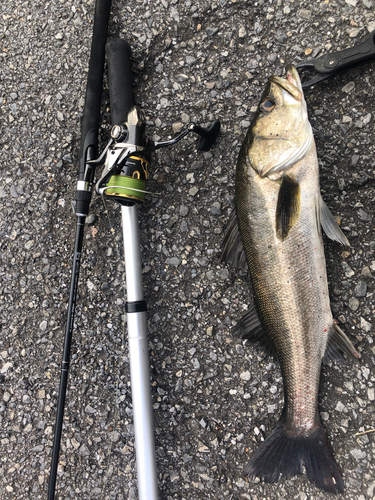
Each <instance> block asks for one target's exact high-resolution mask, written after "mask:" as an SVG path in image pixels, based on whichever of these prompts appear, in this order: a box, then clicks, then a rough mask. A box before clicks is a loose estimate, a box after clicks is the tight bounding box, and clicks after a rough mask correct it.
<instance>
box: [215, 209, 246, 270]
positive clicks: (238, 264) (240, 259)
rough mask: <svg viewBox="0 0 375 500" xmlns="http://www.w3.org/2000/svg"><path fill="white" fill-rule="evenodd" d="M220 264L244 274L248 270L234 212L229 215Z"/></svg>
mask: <svg viewBox="0 0 375 500" xmlns="http://www.w3.org/2000/svg"><path fill="white" fill-rule="evenodd" d="M221 262H225V263H226V264H228V265H230V266H232V267H234V268H237V269H241V270H242V271H243V272H245V273H247V272H248V270H249V268H248V265H247V260H246V255H245V250H244V247H243V243H242V238H241V234H240V230H239V227H238V222H237V214H236V211H235V210H233V212H232V213H231V214H230V218H229V221H228V225H227V228H226V230H225V235H224V240H223V250H222V254H221Z"/></svg>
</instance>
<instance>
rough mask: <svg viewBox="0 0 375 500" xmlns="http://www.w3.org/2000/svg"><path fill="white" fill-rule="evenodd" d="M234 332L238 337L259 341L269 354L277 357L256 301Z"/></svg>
mask: <svg viewBox="0 0 375 500" xmlns="http://www.w3.org/2000/svg"><path fill="white" fill-rule="evenodd" d="M232 333H233V335H235V336H236V337H241V338H242V339H244V340H249V341H251V342H256V343H258V344H259V345H260V346H262V347H264V348H265V349H266V351H267V354H269V355H272V356H273V357H274V358H275V359H277V354H276V349H275V347H274V345H273V343H272V341H271V340H270V338H269V337H268V335H267V334H266V333H265V331H264V329H263V327H262V325H261V322H260V319H259V316H258V312H257V310H256V307H255V303H254V302H253V303H252V304H251V305H250V307H249V310H248V311H247V312H246V313H245V314H244V315H243V316H242V318H241V319H240V320H239V321H238V323H237V325H236V326H235V327H234V328H233V332H232Z"/></svg>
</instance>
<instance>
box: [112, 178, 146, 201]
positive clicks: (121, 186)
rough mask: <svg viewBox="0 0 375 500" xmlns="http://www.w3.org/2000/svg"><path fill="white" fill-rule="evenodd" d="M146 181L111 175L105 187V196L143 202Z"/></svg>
mask: <svg viewBox="0 0 375 500" xmlns="http://www.w3.org/2000/svg"><path fill="white" fill-rule="evenodd" d="M145 189H146V181H144V180H142V179H134V178H133V177H128V176H125V175H113V176H112V177H111V178H110V179H109V182H108V184H107V186H106V191H105V194H106V195H108V196H123V197H125V198H136V199H138V200H142V201H143V200H144V198H145V193H144V191H145Z"/></svg>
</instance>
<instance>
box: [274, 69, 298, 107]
mask: <svg viewBox="0 0 375 500" xmlns="http://www.w3.org/2000/svg"><path fill="white" fill-rule="evenodd" d="M270 82H273V83H275V84H276V85H278V86H279V87H281V88H282V89H283V90H285V91H286V92H288V94H290V95H291V96H292V97H293V98H294V99H295V100H296V101H302V99H303V92H302V83H301V79H300V77H299V75H298V72H297V69H296V67H295V66H293V65H292V64H288V66H287V67H286V77H285V78H281V77H280V76H276V75H273V76H271V77H270Z"/></svg>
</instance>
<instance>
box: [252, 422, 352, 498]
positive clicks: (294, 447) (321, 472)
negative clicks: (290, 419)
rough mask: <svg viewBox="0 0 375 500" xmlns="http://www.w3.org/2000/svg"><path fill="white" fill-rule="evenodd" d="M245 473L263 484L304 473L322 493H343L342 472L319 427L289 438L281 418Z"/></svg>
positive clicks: (290, 435) (322, 430)
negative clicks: (281, 477)
mask: <svg viewBox="0 0 375 500" xmlns="http://www.w3.org/2000/svg"><path fill="white" fill-rule="evenodd" d="M245 473H246V474H247V475H248V476H250V477H259V478H260V479H261V480H262V481H264V482H266V483H275V482H277V481H278V479H279V477H280V476H283V477H284V478H290V477H293V476H295V475H297V474H301V473H305V474H306V475H307V477H308V479H309V481H310V482H311V483H313V484H315V485H316V486H317V487H318V488H320V489H321V490H324V491H326V492H328V493H333V494H336V495H337V494H339V493H343V492H344V481H343V477H342V474H341V470H340V468H339V466H338V464H337V462H336V459H335V457H334V455H333V451H332V448H331V446H330V444H329V442H328V440H327V437H326V435H325V432H324V429H323V428H322V426H321V424H319V425H318V426H316V427H314V428H313V429H312V430H311V432H309V433H308V434H306V433H304V434H298V435H295V433H293V435H292V434H291V433H290V432H288V430H287V429H286V427H285V420H284V418H283V416H282V417H281V419H280V421H279V423H278V424H277V426H276V428H275V429H274V430H273V431H272V432H271V434H270V435H269V436H268V438H267V439H266V440H265V441H264V442H263V443H262V444H261V446H260V447H259V448H258V449H257V451H256V452H255V453H254V455H253V456H252V458H251V460H250V462H249V463H248V464H247V466H246V467H245Z"/></svg>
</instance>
